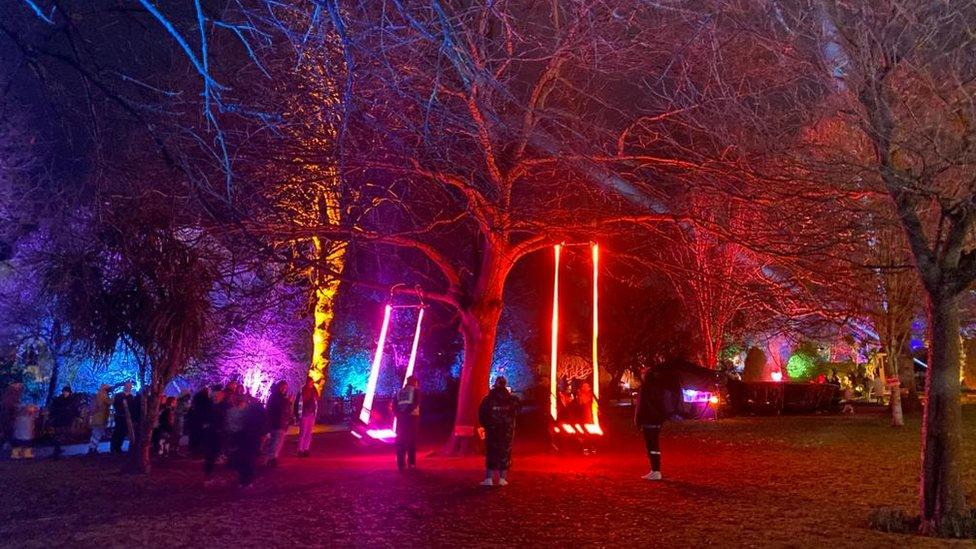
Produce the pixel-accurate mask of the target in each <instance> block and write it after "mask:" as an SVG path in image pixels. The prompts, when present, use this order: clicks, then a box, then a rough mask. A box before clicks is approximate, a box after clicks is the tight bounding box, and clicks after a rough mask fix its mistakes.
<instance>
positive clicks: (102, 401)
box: [88, 384, 112, 454]
mask: <svg viewBox="0 0 976 549" xmlns="http://www.w3.org/2000/svg"><path fill="white" fill-rule="evenodd" d="M108 390H109V386H108V385H105V384H102V386H101V387H99V388H98V392H97V393H95V400H94V401H93V402H92V408H91V418H90V419H89V424H90V425H91V438H90V439H89V441H88V453H89V454H97V453H98V445H99V444H100V443H101V442H102V439H103V438H105V428H106V427H107V426H108V415H109V412H110V410H111V407H112V401H111V400H110V399H109V398H108Z"/></svg>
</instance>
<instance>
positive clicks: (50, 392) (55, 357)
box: [47, 348, 61, 406]
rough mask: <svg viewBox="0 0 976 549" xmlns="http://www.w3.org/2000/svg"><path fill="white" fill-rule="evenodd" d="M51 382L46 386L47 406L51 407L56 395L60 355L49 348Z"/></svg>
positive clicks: (59, 371)
mask: <svg viewBox="0 0 976 549" xmlns="http://www.w3.org/2000/svg"><path fill="white" fill-rule="evenodd" d="M51 355H52V356H51V380H50V381H49V382H48V384H47V405H48V406H50V405H51V401H53V400H54V396H55V395H57V394H58V375H59V374H60V373H61V355H60V354H59V353H58V352H57V351H55V350H54V349H53V348H51Z"/></svg>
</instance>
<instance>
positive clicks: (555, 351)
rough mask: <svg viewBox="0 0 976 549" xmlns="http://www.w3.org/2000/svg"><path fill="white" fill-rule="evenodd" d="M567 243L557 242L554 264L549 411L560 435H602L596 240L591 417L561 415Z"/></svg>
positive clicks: (596, 251)
mask: <svg viewBox="0 0 976 549" xmlns="http://www.w3.org/2000/svg"><path fill="white" fill-rule="evenodd" d="M565 246H566V244H557V245H555V246H554V247H553V252H554V256H555V268H554V269H553V271H554V274H553V283H552V327H551V330H552V331H551V340H550V350H549V415H550V416H551V417H552V422H553V427H552V429H553V433H555V434H557V435H561V434H565V435H575V436H600V435H603V428H602V427H601V426H600V415H599V411H600V410H599V400H600V367H599V363H598V361H597V341H598V337H599V273H600V247H599V245H597V244H596V243H595V242H591V243H590V244H589V246H590V253H591V261H592V264H593V334H592V340H591V351H592V364H593V402H592V404H591V405H590V406H591V410H590V413H591V421H590V422H587V423H581V422H577V421H563V420H561V419H560V417H559V415H560V414H559V412H560V410H559V395H558V376H557V373H556V371H557V370H558V368H559V259H560V256H561V252H562V248H563V247H565Z"/></svg>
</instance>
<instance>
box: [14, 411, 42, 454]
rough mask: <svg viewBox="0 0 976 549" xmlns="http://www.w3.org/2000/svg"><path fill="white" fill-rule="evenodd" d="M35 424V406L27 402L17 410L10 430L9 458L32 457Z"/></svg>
mask: <svg viewBox="0 0 976 549" xmlns="http://www.w3.org/2000/svg"><path fill="white" fill-rule="evenodd" d="M36 426H37V406H34V405H33V404H28V405H27V406H24V407H22V408H21V409H20V410H18V411H17V415H16V416H15V417H14V421H13V430H12V431H11V439H10V440H11V442H10V446H11V450H10V458H11V459H31V458H33V457H34V432H35V427H36Z"/></svg>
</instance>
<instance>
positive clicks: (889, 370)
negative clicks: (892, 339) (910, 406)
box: [883, 345, 905, 427]
mask: <svg viewBox="0 0 976 549" xmlns="http://www.w3.org/2000/svg"><path fill="white" fill-rule="evenodd" d="M887 351H888V354H887V355H886V356H885V357H884V370H883V373H884V375H885V378H886V379H885V383H886V384H887V385H888V390H889V392H890V394H891V400H890V401H889V404H888V405H889V406H890V407H891V425H892V427H904V426H905V415H904V413H903V412H902V409H901V380H900V379H899V377H898V355H897V354H896V353H895V351H894V349H893V348H892V346H891V345H888V349H887ZM888 379H895V380H897V381H898V383H887V380H888Z"/></svg>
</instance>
